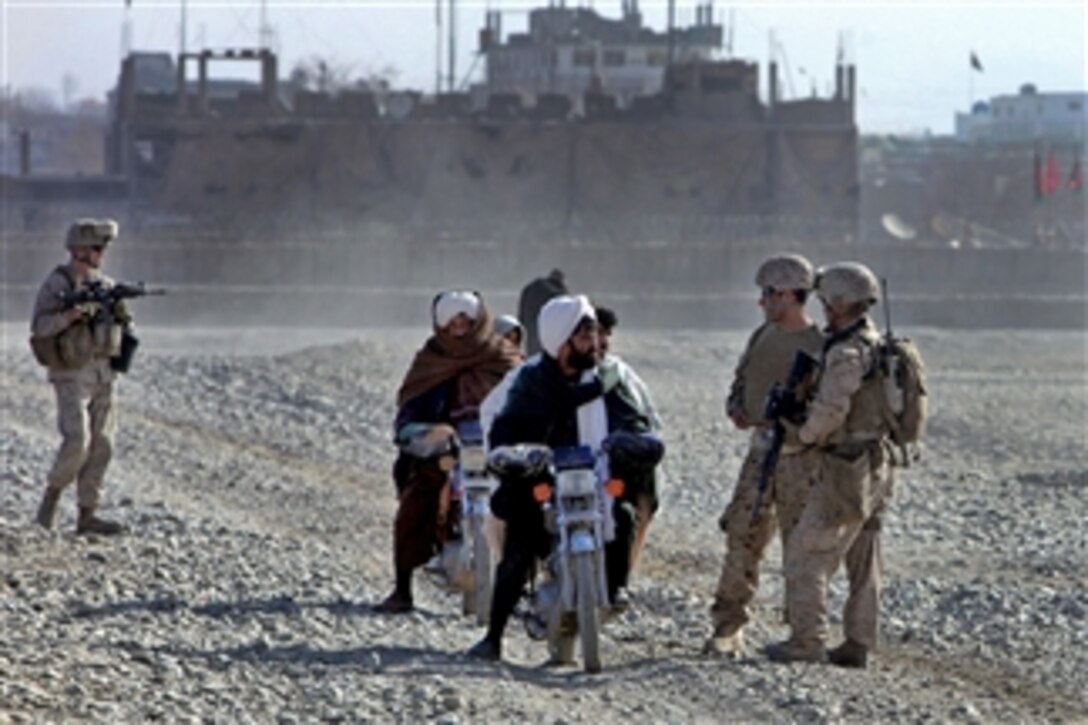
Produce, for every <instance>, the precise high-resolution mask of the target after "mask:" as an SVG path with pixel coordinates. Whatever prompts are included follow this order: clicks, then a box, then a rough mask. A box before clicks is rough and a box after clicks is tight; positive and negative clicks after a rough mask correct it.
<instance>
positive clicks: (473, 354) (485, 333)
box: [397, 297, 521, 408]
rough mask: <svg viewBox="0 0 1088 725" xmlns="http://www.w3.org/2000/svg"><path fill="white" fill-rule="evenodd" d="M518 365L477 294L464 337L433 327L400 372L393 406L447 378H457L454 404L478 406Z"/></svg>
mask: <svg viewBox="0 0 1088 725" xmlns="http://www.w3.org/2000/svg"><path fill="white" fill-rule="evenodd" d="M431 319H432V320H433V319H434V317H433V314H432V318H431ZM432 324H433V323H432ZM519 364H521V352H520V351H519V350H518V349H517V347H516V346H514V344H513V343H511V342H510V341H509V340H506V339H505V338H501V337H497V336H496V335H495V331H494V327H493V325H492V323H491V314H490V313H489V312H488V310H487V306H486V305H485V304H484V301H483V298H482V297H481V298H480V314H479V315H478V316H477V318H476V321H475V324H474V325H473V328H472V331H471V332H470V333H469V334H468V335H466V336H465V337H462V338H460V339H455V338H453V337H450V335H449V334H448V333H447V332H446V331H445V330H444V329H441V328H439V327H438V326H437V325H435V326H434V334H433V335H432V336H431V337H430V338H429V339H428V340H427V342H426V343H424V344H423V347H422V348H421V349H420V350H419V352H417V353H416V356H415V358H414V359H413V360H412V364H411V366H409V368H408V372H407V373H406V374H405V375H404V382H403V383H401V386H400V390H398V391H397V407H398V408H399V407H401V406H402V405H404V404H405V403H407V402H408V401H409V400H411V399H412V398H414V397H416V396H417V395H421V394H423V393H425V392H427V391H428V390H430V389H431V388H433V387H435V386H436V385H441V384H442V383H444V382H446V381H447V380H450V379H451V378H457V392H456V399H455V402H456V404H457V405H458V406H460V407H466V406H469V407H478V406H479V405H480V403H481V402H482V401H483V399H484V398H485V397H487V394H488V393H489V392H491V389H492V388H493V387H495V386H496V385H498V383H499V381H500V380H502V379H503V376H504V375H506V373H507V372H508V371H509V370H512V369H513V368H515V367H517V366H518V365H519Z"/></svg>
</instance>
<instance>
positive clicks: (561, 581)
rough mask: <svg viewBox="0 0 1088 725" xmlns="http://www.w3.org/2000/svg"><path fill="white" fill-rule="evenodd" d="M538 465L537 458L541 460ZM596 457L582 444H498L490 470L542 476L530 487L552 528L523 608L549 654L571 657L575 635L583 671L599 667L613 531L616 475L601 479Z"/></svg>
mask: <svg viewBox="0 0 1088 725" xmlns="http://www.w3.org/2000/svg"><path fill="white" fill-rule="evenodd" d="M542 463H543V464H544V465H541V464H542ZM599 464H600V460H599V458H598V456H597V455H596V454H594V453H593V451H592V449H590V448H589V447H588V446H576V447H570V448H555V449H549V448H547V447H545V446H535V445H522V446H513V447H509V448H500V449H496V450H495V451H494V452H493V453H492V456H491V466H492V469H493V470H496V471H500V472H505V473H507V474H509V473H510V472H511V471H512V470H518V471H519V472H524V471H527V470H537V471H540V472H541V474H542V475H541V476H540V478H542V479H546V480H545V481H542V482H540V483H537V484H535V485H534V486H533V496H534V499H535V500H536V502H537V504H539V505H540V506H541V508H542V509H543V511H544V521H545V527H546V528H547V530H548V531H549V532H550V533H551V534H552V537H553V541H554V544H553V547H552V551H551V553H550V555H549V556H548V558H547V560H546V562H545V566H544V573H543V580H542V582H541V583H540V584H538V585H537V586H536V588H535V591H534V592H533V594H532V597H531V601H530V611H529V612H527V613H526V627H527V629H528V630H529V634H530V636H531V637H533V638H534V639H547V641H548V651H549V654H550V656H551V661H552V662H553V663H555V664H569V663H570V662H573V660H574V647H575V641H576V640H579V641H580V643H581V650H582V662H583V666H584V667H585V670H586V671H587V672H600V670H601V656H600V629H601V622H602V619H603V615H604V612H605V611H606V610H607V608H608V607H609V606H610V605H609V601H608V584H607V581H606V572H605V558H604V547H605V542H606V541H608V540H610V539H611V538H612V536H613V533H614V522H613V520H612V513H611V512H612V502H613V499H614V497H615V496H616V495H618V494H619V492H617V491H616V490H615V489H616V486H617V484H618V483H619V482H616V481H612V482H607V483H606V482H604V481H602V477H601V476H600V471H601V466H600V465H599Z"/></svg>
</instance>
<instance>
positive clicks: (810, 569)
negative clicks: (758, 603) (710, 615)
mask: <svg viewBox="0 0 1088 725" xmlns="http://www.w3.org/2000/svg"><path fill="white" fill-rule="evenodd" d="M867 460H868V464H867V465H865V466H864V467H863V468H864V473H863V474H861V475H862V476H864V477H865V479H866V480H864V481H858V480H853V481H851V480H850V479H856V478H857V476H856V475H855V474H849V473H847V474H846V476H847V480H842V478H841V477H842V475H843V472H842V467H841V466H840V465H838V464H837V463H834V462H833V458H830V457H828V456H826V455H824V456H821V462H820V465H819V467H818V470H819V473H818V481H817V484H816V486H815V488H813V490H812V493H811V495H810V496H809V499H808V504H807V505H806V506H805V510H804V512H803V513H802V515H801V520H800V521H799V522H798V524H797V526H796V527H795V528H794V531H793V533H792V534H791V536H790V540H789V544H788V546H787V547H786V550H785V556H786V608H787V613H788V618H789V625H790V633H791V634H790V639H791V641H793V642H795V643H796V644H797V645H798V646H801V647H802V648H809V647H817V646H826V644H827V639H828V623H827V587H828V582H829V580H830V579H831V577H832V576H833V575H834V574H835V571H836V570H837V569H838V568H839V565H840V563H841V564H844V565H845V568H846V576H847V580H848V582H849V587H850V589H849V594H848V595H847V599H846V603H845V606H844V608H843V633H844V634H845V636H846V638H847V639H850V640H853V641H854V642H857V643H858V644H862V645H865V646H866V647H868V648H869V649H873V648H875V647H876V645H877V639H878V628H879V615H880V570H881V557H880V516H881V513H882V512H883V510H884V508H885V506H886V505H887V503H888V501H889V500H890V498H891V491H892V480H893V479H892V469H891V468H890V467H888V466H887V465H886V463H885V458H884V456H883V455H881V454H879V453H878V454H877V455H876V456H875V457H873V458H871V459H867ZM829 463H830V464H831V465H828V464H829ZM836 476H839V477H840V478H839V480H836V479H835V477H836ZM851 485H860V486H863V487H864V488H866V490H867V491H868V493H867V494H866V502H867V503H866V506H865V507H864V509H863V510H862V511H861V512H858V511H852V512H851V513H849V514H845V513H844V507H843V506H842V495H841V491H842V490H843V489H844V488H846V487H849V486H851ZM836 489H838V492H836Z"/></svg>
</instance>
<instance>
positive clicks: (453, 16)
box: [449, 0, 457, 93]
mask: <svg viewBox="0 0 1088 725" xmlns="http://www.w3.org/2000/svg"><path fill="white" fill-rule="evenodd" d="M449 26H450V42H449V51H450V67H449V71H450V75H449V91H450V93H453V92H454V91H455V90H456V85H457V8H456V0H450V9H449Z"/></svg>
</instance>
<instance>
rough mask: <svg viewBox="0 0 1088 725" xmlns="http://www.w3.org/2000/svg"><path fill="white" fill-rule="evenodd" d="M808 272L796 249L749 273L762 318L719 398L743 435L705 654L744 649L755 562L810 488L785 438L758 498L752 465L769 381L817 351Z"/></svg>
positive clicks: (806, 456)
mask: <svg viewBox="0 0 1088 725" xmlns="http://www.w3.org/2000/svg"><path fill="white" fill-rule="evenodd" d="M813 278H814V274H813V269H812V264H811V263H810V262H809V261H808V260H807V259H805V258H804V257H802V256H800V255H797V254H785V255H778V256H774V257H771V258H769V259H767V260H766V261H764V262H763V264H762V265H760V267H759V270H758V271H757V272H756V280H755V281H756V285H757V286H758V287H759V288H760V292H761V294H760V299H759V306H760V308H761V309H762V310H763V315H764V322H763V324H762V325H760V326H759V327H758V328H756V330H755V332H753V333H752V335H751V337H750V338H749V340H748V344H747V346H746V347H745V349H744V352H743V353H742V354H741V357H740V361H739V362H738V363H737V367H736V370H735V372H734V375H733V383H732V385H731V387H730V390H729V396H728V398H727V399H726V402H725V412H726V415H727V416H728V417H729V419H730V420H731V421H732V422H733V425H734V426H735V427H736V428H737V429H738V430H741V431H746V432H748V433H749V434H750V435H751V440H750V443H749V446H748V454H747V456H746V457H745V459H744V462H743V464H742V465H741V469H740V475H739V477H738V479H737V483H736V486H735V487H734V489H733V495H732V497H731V499H730V501H729V505H728V506H727V507H726V509H725V512H724V513H723V514H722V515H721V518H719V519H718V526H719V527H720V528H721V530H722V531H723V532H724V533H725V561H724V562H723V563H722V570H721V574H720V575H719V577H718V585H717V589H716V591H715V594H714V604H713V605H712V606H711V609H710V614H711V620H712V622H713V626H714V631H713V634H712V635H711V637H710V639H708V640H707V642H706V644H705V646H704V651H705V652H706V653H707V654H715V655H724V656H726V657H730V658H738V657H741V656H743V655H744V654H745V646H744V626H745V625H746V624H747V623H748V621H749V619H750V617H751V612H750V605H751V602H752V599H753V598H754V597H755V594H756V590H757V588H758V587H759V564H760V560H761V559H762V558H763V554H764V552H765V551H766V549H767V545H768V544H770V542H771V539H772V538H773V537H774V533H775V528H776V523H777V529H778V531H779V533H780V534H781V536H782V548H783V550H785V544H786V541H787V539H788V538H789V536H790V533H791V531H792V530H793V527H794V526H795V525H796V524H797V521H798V520H799V519H800V517H801V512H802V511H803V510H804V506H805V499H806V498H807V496H808V491H809V489H810V488H811V486H812V475H813V465H814V460H815V459H814V457H813V454H812V453H811V452H806V451H803V450H801V447H800V446H797V445H791V444H787V445H785V446H783V447H782V450H781V454H780V457H779V459H778V463H777V466H776V467H775V471H774V474H773V475H772V477H771V481H770V486H769V489H770V490H769V491H768V492H767V495H765V496H763V497H760V496H759V479H760V468H761V466H762V464H763V458H764V456H765V455H766V453H767V450H768V448H769V447H770V445H771V440H770V439H771V421H767V420H764V415H763V414H764V401H765V400H766V398H767V393H768V392H769V391H770V389H771V387H772V386H773V385H774V384H775V383H776V382H777V383H780V384H782V383H784V382H785V380H786V377H787V374H788V373H789V369H790V365H791V364H792V362H793V358H794V354H795V353H796V352H797V351H798V350H804V351H806V352H808V353H811V354H812V355H815V356H818V354H819V352H820V350H821V349H822V346H823V340H824V336H823V333H822V332H820V328H819V327H818V326H817V325H816V323H815V322H813V321H812V319H811V318H809V316H808V315H807V314H806V312H805V301H806V299H807V297H808V294H809V292H811V290H812V285H813ZM757 501H758V502H759V503H758V509H757Z"/></svg>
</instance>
